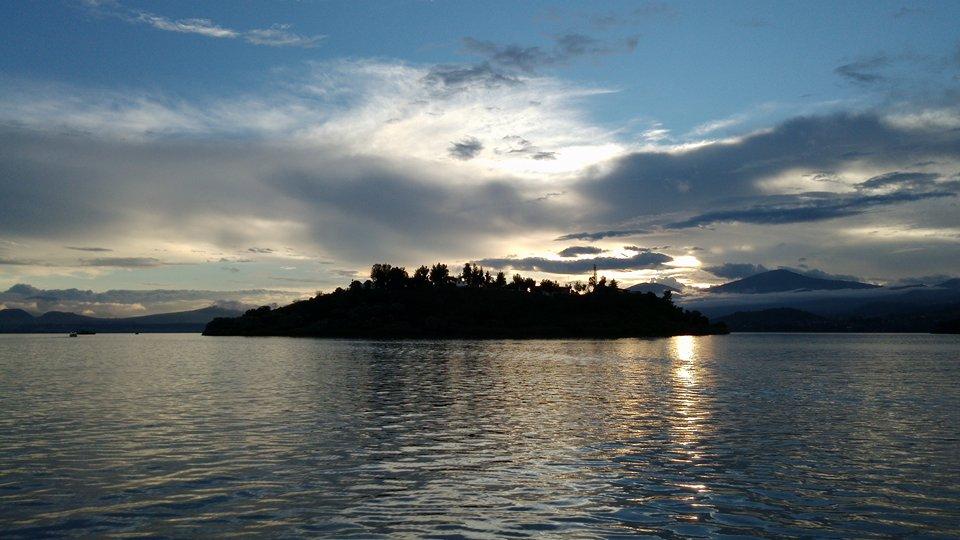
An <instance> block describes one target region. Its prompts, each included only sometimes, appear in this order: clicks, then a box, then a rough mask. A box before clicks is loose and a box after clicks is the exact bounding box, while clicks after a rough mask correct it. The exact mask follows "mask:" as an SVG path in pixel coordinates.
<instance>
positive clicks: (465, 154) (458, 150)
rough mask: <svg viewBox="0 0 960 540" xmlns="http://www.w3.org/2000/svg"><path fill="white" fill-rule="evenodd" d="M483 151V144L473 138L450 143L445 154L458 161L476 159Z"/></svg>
mask: <svg viewBox="0 0 960 540" xmlns="http://www.w3.org/2000/svg"><path fill="white" fill-rule="evenodd" d="M482 150H483V144H482V143H481V142H480V141H479V140H477V139H476V138H474V137H464V138H463V139H460V142H454V143H450V148H448V149H447V153H448V154H450V157H452V158H455V159H460V160H468V159H473V158H475V157H477V155H479V154H480V151H482Z"/></svg>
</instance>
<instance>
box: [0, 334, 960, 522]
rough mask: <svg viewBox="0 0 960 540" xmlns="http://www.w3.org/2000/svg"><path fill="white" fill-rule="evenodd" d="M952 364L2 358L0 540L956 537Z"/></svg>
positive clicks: (670, 352) (840, 350)
mask: <svg viewBox="0 0 960 540" xmlns="http://www.w3.org/2000/svg"><path fill="white" fill-rule="evenodd" d="M958 351H960V340H958V339H957V338H956V337H955V336H920V335H916V336H906V335H900V336H868V335H824V336H800V335H792V336H790V335H780V336H777V335H734V336H720V337H696V338H694V337H679V338H672V339H665V340H616V341H567V342H564V341H484V342H471V341H462V342H429V341H422V342H363V341H333V340H328V341H321V340H297V339H244V338H201V337H199V336H188V335H165V336H151V335H142V336H109V335H107V336H100V335H98V336H91V337H84V338H81V339H65V338H61V337H59V336H0V410H3V411H4V414H3V415H0V536H2V537H4V538H19V537H37V536H41V537H58V536H125V537H134V536H151V537H157V536H159V537H187V536H239V535H257V536H261V535H263V536H299V535H309V536H327V537H337V538H351V537H357V538H377V537H398V536H400V537H404V536H414V537H433V538H526V537H532V536H544V535H546V536H555V535H564V534H565V535H570V536H575V537H587V538H589V537H596V538H620V537H638V536H652V537H660V538H674V537H697V536H704V537H706V536H731V537H736V536H750V537H828V538H848V537H902V536H927V537H944V538H947V537H957V536H960V450H958V449H960V445H958V442H960V355H958V354H957V352H958Z"/></svg>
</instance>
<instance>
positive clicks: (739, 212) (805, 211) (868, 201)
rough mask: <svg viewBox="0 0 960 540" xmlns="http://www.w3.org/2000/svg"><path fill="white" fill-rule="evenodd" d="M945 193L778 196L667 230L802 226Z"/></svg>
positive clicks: (700, 216)
mask: <svg viewBox="0 0 960 540" xmlns="http://www.w3.org/2000/svg"><path fill="white" fill-rule="evenodd" d="M954 196H956V193H953V192H949V191H931V192H925V193H913V192H906V191H901V192H896V193H890V194H886V195H853V196H845V195H839V194H812V193H805V194H802V195H796V196H781V197H779V198H780V199H786V201H785V202H780V203H773V204H762V205H756V206H751V207H748V208H743V209H733V210H720V211H716V212H706V213H703V214H698V215H695V216H693V217H690V218H687V219H685V220H682V221H676V222H673V223H670V224H667V225H666V226H665V227H666V228H668V229H685V228H689V227H704V226H707V225H713V224H716V223H755V224H760V225H779V224H784V223H806V222H810V221H822V220H827V219H836V218H841V217H847V216H855V215H859V214H863V213H864V212H866V211H867V210H869V209H871V208H874V207H878V206H886V205H892V204H899V203H905V202H914V201H921V200H924V199H935V198H941V197H954Z"/></svg>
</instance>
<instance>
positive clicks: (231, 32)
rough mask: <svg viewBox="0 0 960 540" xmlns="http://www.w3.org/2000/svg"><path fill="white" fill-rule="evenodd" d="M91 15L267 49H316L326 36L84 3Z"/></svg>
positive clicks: (114, 4) (285, 26)
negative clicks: (245, 27) (237, 26)
mask: <svg viewBox="0 0 960 540" xmlns="http://www.w3.org/2000/svg"><path fill="white" fill-rule="evenodd" d="M86 5H87V7H88V8H89V9H91V10H92V11H93V12H95V13H98V14H101V15H107V16H110V17H115V18H118V19H120V20H122V21H125V22H127V23H130V24H145V25H148V26H150V27H152V28H154V29H157V30H162V31H165V32H176V33H180V34H196V35H200V36H204V37H208V38H214V39H242V40H243V41H246V42H247V43H250V44H253V45H266V46H270V47H303V48H310V47H315V46H316V45H317V44H318V43H319V42H320V41H322V40H323V39H324V38H325V37H326V36H324V35H319V34H318V35H312V36H307V35H302V34H297V33H295V32H292V31H291V30H290V28H291V25H289V24H273V25H271V26H270V27H268V28H254V29H252V30H236V29H233V28H227V27H225V26H221V25H219V24H217V23H215V22H214V21H212V20H210V19H205V18H185V19H171V18H169V17H165V16H163V15H157V14H156V13H151V12H149V11H140V10H135V9H130V8H127V7H125V6H123V5H121V4H120V3H119V2H86Z"/></svg>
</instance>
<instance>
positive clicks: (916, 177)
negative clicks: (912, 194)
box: [858, 171, 940, 189]
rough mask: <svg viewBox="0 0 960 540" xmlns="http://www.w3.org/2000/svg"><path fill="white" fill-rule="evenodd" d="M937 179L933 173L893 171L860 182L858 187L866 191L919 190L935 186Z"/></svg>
mask: <svg viewBox="0 0 960 540" xmlns="http://www.w3.org/2000/svg"><path fill="white" fill-rule="evenodd" d="M939 178H940V175H939V174H934V173H919V172H899V171H895V172H889V173H886V174H881V175H878V176H874V177H873V178H870V179H869V180H865V181H863V182H860V184H858V186H859V187H860V188H866V189H876V188H885V187H897V188H910V189H920V188H926V187H933V186H935V185H936V180H937V179H939Z"/></svg>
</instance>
